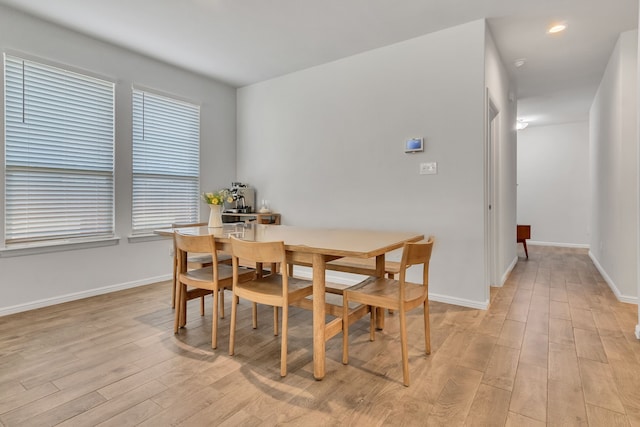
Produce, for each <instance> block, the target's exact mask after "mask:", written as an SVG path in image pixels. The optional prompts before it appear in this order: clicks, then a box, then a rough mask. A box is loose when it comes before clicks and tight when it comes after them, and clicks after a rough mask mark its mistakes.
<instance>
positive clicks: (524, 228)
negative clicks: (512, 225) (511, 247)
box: [516, 225, 531, 259]
mask: <svg viewBox="0 0 640 427" xmlns="http://www.w3.org/2000/svg"><path fill="white" fill-rule="evenodd" d="M530 238H531V226H530V225H518V226H517V230H516V241H517V242H518V243H522V244H523V245H524V254H525V255H526V256H527V259H529V251H527V239H530Z"/></svg>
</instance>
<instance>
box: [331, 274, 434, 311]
mask: <svg viewBox="0 0 640 427" xmlns="http://www.w3.org/2000/svg"><path fill="white" fill-rule="evenodd" d="M404 285H405V288H404V292H405V293H404V302H405V304H410V303H411V302H413V301H419V302H420V303H421V302H422V301H423V299H424V298H423V296H424V287H423V286H422V285H418V284H415V283H409V282H405V284H404ZM343 292H347V293H348V294H349V295H348V298H349V300H350V301H354V302H359V303H361V304H367V305H374V306H376V307H382V308H388V309H392V310H397V309H399V308H400V300H399V294H400V283H399V282H398V281H397V280H394V279H388V278H386V277H385V278H379V277H369V278H368V279H365V280H364V281H362V282H360V283H359V284H357V285H355V286H351V287H349V288H346V289H344V291H343Z"/></svg>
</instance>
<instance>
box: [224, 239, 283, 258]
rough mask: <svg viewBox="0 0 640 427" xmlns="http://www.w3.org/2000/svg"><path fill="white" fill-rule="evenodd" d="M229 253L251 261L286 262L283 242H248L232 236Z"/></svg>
mask: <svg viewBox="0 0 640 427" xmlns="http://www.w3.org/2000/svg"><path fill="white" fill-rule="evenodd" d="M231 254H232V255H233V256H234V257H237V258H241V259H244V260H247V261H251V262H262V263H274V262H277V263H285V262H286V255H285V250H284V242H249V241H246V240H241V239H238V238H236V237H233V236H232V237H231Z"/></svg>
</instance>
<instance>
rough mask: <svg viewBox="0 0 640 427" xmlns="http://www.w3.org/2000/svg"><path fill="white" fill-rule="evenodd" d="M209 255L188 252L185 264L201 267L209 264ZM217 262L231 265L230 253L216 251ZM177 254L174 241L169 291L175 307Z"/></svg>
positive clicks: (183, 224) (202, 223) (200, 224)
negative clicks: (171, 280) (171, 283)
mask: <svg viewBox="0 0 640 427" xmlns="http://www.w3.org/2000/svg"><path fill="white" fill-rule="evenodd" d="M206 225H207V223H206V222H198V223H174V224H171V228H174V229H175V228H187V227H203V226H206ZM211 262H212V261H211V255H209V254H195V253H194V254H189V256H188V259H187V266H188V267H189V268H202V267H208V266H210V265H211ZM218 262H221V263H224V264H229V265H231V255H228V254H220V253H218ZM177 277H178V255H177V251H176V244H175V241H174V243H173V286H172V291H171V308H176V296H177V295H178V282H177V280H176V279H177ZM200 315H201V316H204V297H202V298H201V300H200Z"/></svg>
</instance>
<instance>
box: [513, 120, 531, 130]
mask: <svg viewBox="0 0 640 427" xmlns="http://www.w3.org/2000/svg"><path fill="white" fill-rule="evenodd" d="M527 126H529V123H528V122H525V121H524V120H522V119H518V120H517V121H516V130H524V129H526V128H527Z"/></svg>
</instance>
